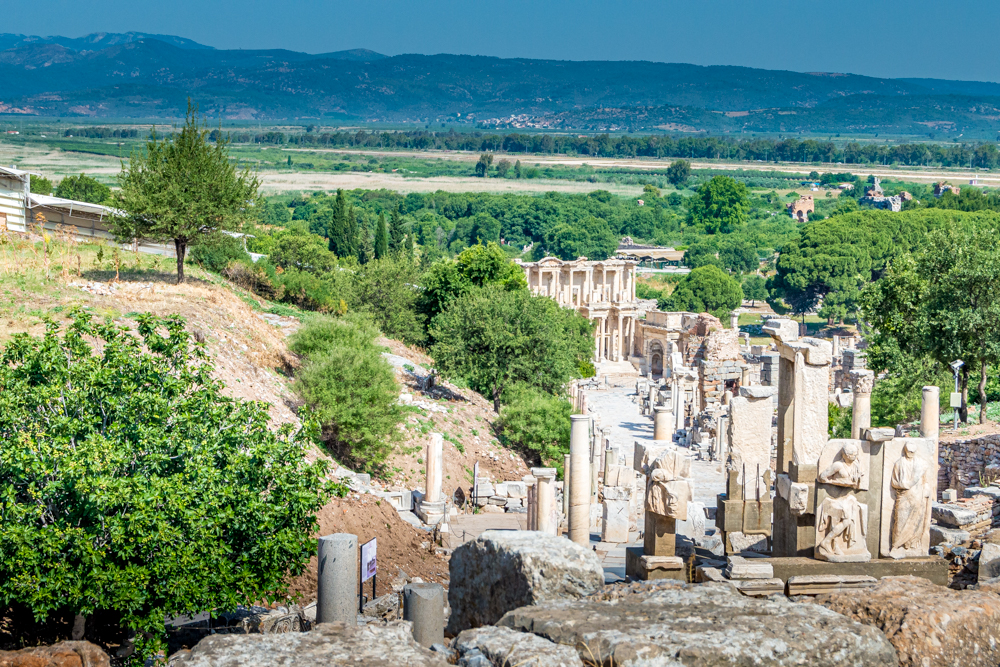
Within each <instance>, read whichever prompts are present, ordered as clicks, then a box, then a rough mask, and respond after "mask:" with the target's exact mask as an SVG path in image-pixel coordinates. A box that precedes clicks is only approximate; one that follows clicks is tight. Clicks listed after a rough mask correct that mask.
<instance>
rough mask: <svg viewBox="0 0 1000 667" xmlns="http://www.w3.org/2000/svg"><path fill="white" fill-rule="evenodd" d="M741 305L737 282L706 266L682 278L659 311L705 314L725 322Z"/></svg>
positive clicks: (714, 268) (725, 274)
mask: <svg viewBox="0 0 1000 667" xmlns="http://www.w3.org/2000/svg"><path fill="white" fill-rule="evenodd" d="M742 302H743V290H742V288H741V287H740V284H739V282H737V281H736V279H735V278H733V277H732V276H730V275H729V274H728V273H726V272H725V271H723V270H722V269H720V268H719V267H717V266H713V265H708V266H702V267H699V268H697V269H693V270H692V271H691V273H689V274H687V275H686V276H684V278H683V279H682V280H681V281H680V282H679V283H678V284H677V288H676V289H675V290H674V291H673V293H672V294H671V295H670V296H669V297H668V298H667V299H666V303H665V304H664V305H663V306H661V308H660V310H675V311H689V312H693V313H703V312H707V313H711V314H712V315H715V316H716V317H718V318H720V319H724V318H726V317H728V316H729V313H731V312H732V311H733V310H734V309H736V308H739V306H740V304H741V303H742Z"/></svg>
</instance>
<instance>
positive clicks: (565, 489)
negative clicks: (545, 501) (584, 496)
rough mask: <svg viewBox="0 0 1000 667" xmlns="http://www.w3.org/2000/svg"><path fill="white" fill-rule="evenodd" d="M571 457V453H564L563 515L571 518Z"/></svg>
mask: <svg viewBox="0 0 1000 667" xmlns="http://www.w3.org/2000/svg"><path fill="white" fill-rule="evenodd" d="M570 465H571V459H570V455H569V454H563V507H562V512H563V516H564V517H566V519H567V521H568V520H569V468H570Z"/></svg>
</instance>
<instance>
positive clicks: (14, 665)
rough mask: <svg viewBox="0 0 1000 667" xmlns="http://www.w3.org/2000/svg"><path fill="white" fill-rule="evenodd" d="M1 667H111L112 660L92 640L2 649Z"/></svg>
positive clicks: (0, 654) (0, 655)
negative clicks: (14, 649)
mask: <svg viewBox="0 0 1000 667" xmlns="http://www.w3.org/2000/svg"><path fill="white" fill-rule="evenodd" d="M0 667H111V660H110V659H109V658H108V654H107V653H105V652H104V651H102V650H101V649H100V648H99V647H97V646H94V645H93V644H91V643H90V642H60V643H58V644H53V645H52V646H35V647H32V648H26V649H23V650H21V651H0Z"/></svg>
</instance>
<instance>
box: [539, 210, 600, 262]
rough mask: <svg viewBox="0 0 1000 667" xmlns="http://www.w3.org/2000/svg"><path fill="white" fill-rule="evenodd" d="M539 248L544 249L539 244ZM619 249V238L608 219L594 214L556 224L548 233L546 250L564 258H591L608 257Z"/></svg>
mask: <svg viewBox="0 0 1000 667" xmlns="http://www.w3.org/2000/svg"><path fill="white" fill-rule="evenodd" d="M539 249H540V250H541V249H543V248H542V246H539ZM617 249H618V238H617V237H616V236H615V234H614V233H613V232H612V231H611V228H610V227H609V226H608V223H607V221H605V220H602V219H601V218H595V217H593V216H591V217H587V218H586V219H584V220H579V221H576V222H573V223H569V222H563V223H559V224H558V225H556V227H555V228H554V229H553V230H552V232H551V233H550V234H549V235H548V238H547V243H546V245H545V246H544V250H545V251H547V252H549V253H551V254H552V255H555V256H556V257H559V258H560V259H564V260H573V259H577V258H578V257H586V258H588V259H591V260H602V259H607V258H609V257H611V256H613V255H614V254H615V252H616V251H617Z"/></svg>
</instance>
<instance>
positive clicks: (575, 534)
mask: <svg viewBox="0 0 1000 667" xmlns="http://www.w3.org/2000/svg"><path fill="white" fill-rule="evenodd" d="M589 428H590V420H589V419H588V417H586V416H585V415H571V416H570V433H569V455H570V473H569V494H570V496H569V539H571V540H572V541H573V542H575V543H577V544H580V545H582V546H588V545H589V544H590V497H591V496H590V437H589Z"/></svg>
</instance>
